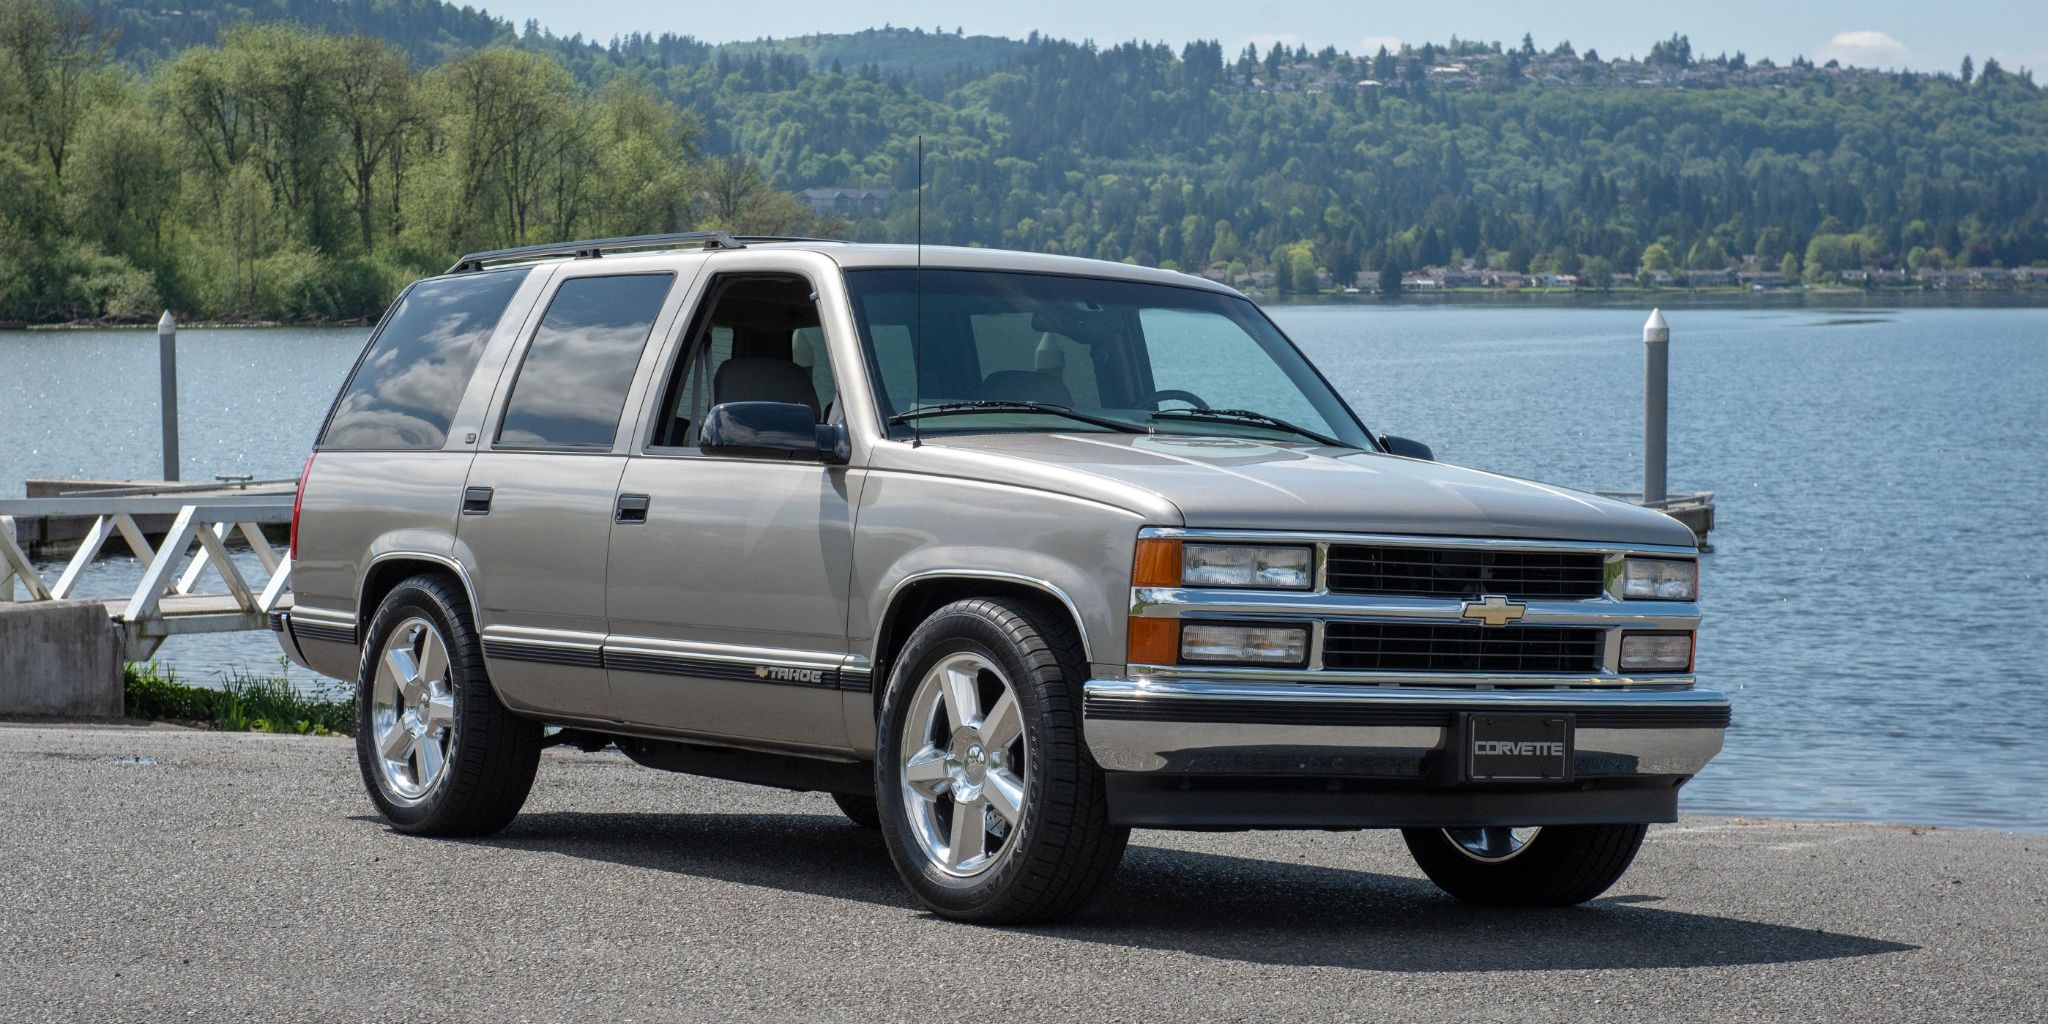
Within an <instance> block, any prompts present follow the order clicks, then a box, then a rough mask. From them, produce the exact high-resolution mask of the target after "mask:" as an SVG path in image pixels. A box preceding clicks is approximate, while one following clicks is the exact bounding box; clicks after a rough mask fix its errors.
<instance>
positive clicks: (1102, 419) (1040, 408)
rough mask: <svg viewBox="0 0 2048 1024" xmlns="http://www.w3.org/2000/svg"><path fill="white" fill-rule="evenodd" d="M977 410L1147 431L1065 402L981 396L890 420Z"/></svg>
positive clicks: (900, 415) (1118, 430) (935, 406)
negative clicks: (1081, 409) (1041, 416)
mask: <svg viewBox="0 0 2048 1024" xmlns="http://www.w3.org/2000/svg"><path fill="white" fill-rule="evenodd" d="M977 412H1036V413H1043V414H1045V415H1047V416H1059V417H1063V418H1065V419H1070V420H1075V421H1077V422H1080V423H1090V424H1093V425H1095V426H1098V427H1107V428H1109V429H1110V430H1114V431H1117V432H1118V433H1122V434H1143V433H1146V430H1145V428H1144V427H1141V426H1139V425H1137V424H1135V423H1129V422H1126V421H1124V420H1117V419H1111V418H1109V417H1107V416H1096V415H1093V414H1091V413H1085V412H1080V411H1078V410H1075V409H1069V408H1067V407H1066V406H1064V405H1053V404H1051V403H1049V402H1013V401H1008V400H1005V399H997V398H988V399H980V400H977V401H972V402H944V403H941V404H939V405H928V406H925V407H924V408H922V409H911V410H910V411H908V412H899V413H897V414H896V415H894V416H891V417H889V422H891V423H908V422H910V421H911V420H916V419H924V418H926V417H928V416H964V415H967V414H969V413H977Z"/></svg>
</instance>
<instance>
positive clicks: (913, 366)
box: [910, 134, 924, 448]
mask: <svg viewBox="0 0 2048 1024" xmlns="http://www.w3.org/2000/svg"><path fill="white" fill-rule="evenodd" d="M916 267H917V269H916V270H914V271H912V275H913V277H914V278H915V279H916V282H917V299H916V310H915V312H914V313H913V314H912V323H911V328H910V376H911V381H910V409H911V411H912V412H913V413H914V412H917V411H918V407H919V406H921V405H923V404H924V136H923V135H922V134H920V135H919V136H918V137H917V264H916ZM923 444H924V417H922V416H912V417H911V418H910V446H911V447H912V448H916V447H919V446H920V445H923Z"/></svg>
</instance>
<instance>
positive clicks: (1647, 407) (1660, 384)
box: [1643, 309, 1671, 505]
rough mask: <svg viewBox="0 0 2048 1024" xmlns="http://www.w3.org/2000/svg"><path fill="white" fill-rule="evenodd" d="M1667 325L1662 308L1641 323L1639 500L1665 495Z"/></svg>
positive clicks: (1668, 375)
mask: <svg viewBox="0 0 2048 1024" xmlns="http://www.w3.org/2000/svg"><path fill="white" fill-rule="evenodd" d="M1670 378H1671V326H1670V325H1669V324H1666V323H1665V322H1664V312H1663V311H1662V310H1658V309H1652V310H1650V319H1649V320H1647V321H1645V322H1644V323H1643V504H1645V505H1655V504H1657V503H1659V502H1661V501H1663V500H1664V499H1665V497H1666V496H1667V495H1666V494H1665V480H1664V456H1665V451H1664V443H1665V437H1664V430H1665V427H1666V425H1667V423H1668V416H1667V405H1666V402H1665V399H1666V396H1667V394H1668V392H1669V389H1670V386H1671V379H1670Z"/></svg>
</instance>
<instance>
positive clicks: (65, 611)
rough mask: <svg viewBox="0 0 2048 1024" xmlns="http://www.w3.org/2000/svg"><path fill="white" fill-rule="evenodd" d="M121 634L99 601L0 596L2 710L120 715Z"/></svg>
mask: <svg viewBox="0 0 2048 1024" xmlns="http://www.w3.org/2000/svg"><path fill="white" fill-rule="evenodd" d="M121 663H122V645H121V636H120V632H119V630H118V629H116V628H115V626H114V623H113V620H111V619H109V618H108V617H107V606H106V605H105V604H104V603H102V602H99V601H39V602H36V603H33V604H17V603H13V602H7V601H0V715H45V716H54V717H60V718H119V717H121V713H122V701H121Z"/></svg>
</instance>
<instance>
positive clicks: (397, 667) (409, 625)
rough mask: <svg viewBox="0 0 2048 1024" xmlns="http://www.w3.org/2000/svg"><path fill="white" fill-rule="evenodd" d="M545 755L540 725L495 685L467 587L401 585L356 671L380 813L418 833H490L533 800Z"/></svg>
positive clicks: (366, 771) (361, 735)
mask: <svg viewBox="0 0 2048 1024" xmlns="http://www.w3.org/2000/svg"><path fill="white" fill-rule="evenodd" d="M540 751H541V725H540V723H538V722H534V721H530V720H528V719H524V718H520V717H519V716H517V715H515V714H513V713H512V712H511V711H509V710H507V709H506V707H505V705H504V704H502V703H500V702H499V701H498V695H497V694H496V693H495V692H493V691H492V689H491V681H490V677H489V676H488V675H487V674H486V673H485V671H484V659H483V645H482V643H481V640H480V638H479V637H478V634H477V630H476V620H475V619H474V618H473V617H472V616H471V614H470V610H469V604H468V602H467V601H466V600H465V599H464V596H463V593H462V588H461V587H460V586H459V585H457V584H456V583H455V581H454V580H451V579H449V578H447V577H444V576H426V575H423V576H415V577H412V578H411V579H408V580H406V581H405V582H403V583H400V584H399V585H398V586H396V587H394V588H392V591H391V593H390V594H388V595H386V596H385V598H384V601H383V603H382V604H380V605H379V606H378V607H377V614H376V616H375V617H374V618H372V619H371V620H370V628H369V631H368V633H367V634H366V636H365V637H364V643H363V655H362V661H361V664H360V665H359V666H358V668H357V670H356V764H357V766H358V767H360V768H361V769H362V774H363V785H364V787H365V788H367V789H368V790H369V793H370V801H371V802H372V803H374V804H376V805H377V811H378V813H380V814H382V815H383V816H384V818H385V820H387V821H389V822H390V823H391V827H392V828H394V829H396V830H398V831H400V832H408V833H412V834H414V835H428V836H483V835H490V834H491V833H494V832H496V831H498V830H499V829H502V828H504V827H505V826H506V825H507V824H509V823H510V822H511V821H512V818H513V816H515V815H517V814H518V813H519V808H520V806H521V805H523V804H525V802H526V794H527V791H528V790H530V789H532V788H533V776H534V771H535V770H536V768H538V766H539V764H540Z"/></svg>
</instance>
